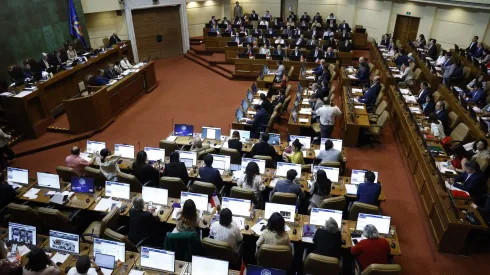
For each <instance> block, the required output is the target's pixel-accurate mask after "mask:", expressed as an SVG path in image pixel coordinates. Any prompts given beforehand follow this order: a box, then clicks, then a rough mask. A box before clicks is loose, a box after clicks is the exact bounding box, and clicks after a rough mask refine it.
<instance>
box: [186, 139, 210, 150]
mask: <svg viewBox="0 0 490 275" xmlns="http://www.w3.org/2000/svg"><path fill="white" fill-rule="evenodd" d="M206 149H209V145H207V144H205V145H203V144H202V140H201V138H200V137H195V138H194V140H192V145H191V148H190V149H189V151H192V152H197V153H199V152H201V151H204V150H206Z"/></svg>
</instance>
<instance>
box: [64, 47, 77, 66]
mask: <svg viewBox="0 0 490 275" xmlns="http://www.w3.org/2000/svg"><path fill="white" fill-rule="evenodd" d="M66 55H67V56H68V62H69V63H72V62H73V61H75V59H76V58H77V57H78V55H77V52H76V51H75V50H74V49H73V47H72V46H71V45H70V46H68V50H66Z"/></svg>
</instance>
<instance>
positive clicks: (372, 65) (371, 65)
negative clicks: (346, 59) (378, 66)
mask: <svg viewBox="0 0 490 275" xmlns="http://www.w3.org/2000/svg"><path fill="white" fill-rule="evenodd" d="M368 67H369V71H370V72H372V71H373V68H374V64H373V63H371V62H368Z"/></svg>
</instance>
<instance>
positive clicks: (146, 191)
mask: <svg viewBox="0 0 490 275" xmlns="http://www.w3.org/2000/svg"><path fill="white" fill-rule="evenodd" d="M142 188H143V189H142V192H141V196H142V198H143V201H144V202H146V203H148V202H150V201H151V202H152V203H155V204H160V205H167V203H168V190H167V189H163V188H154V187H148V186H143V187H142Z"/></svg>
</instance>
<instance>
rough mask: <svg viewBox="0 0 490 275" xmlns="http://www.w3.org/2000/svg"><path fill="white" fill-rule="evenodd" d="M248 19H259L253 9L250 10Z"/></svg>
mask: <svg viewBox="0 0 490 275" xmlns="http://www.w3.org/2000/svg"><path fill="white" fill-rule="evenodd" d="M250 20H255V21H258V20H259V15H258V14H256V13H255V11H252V13H251V14H250Z"/></svg>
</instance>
